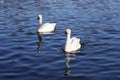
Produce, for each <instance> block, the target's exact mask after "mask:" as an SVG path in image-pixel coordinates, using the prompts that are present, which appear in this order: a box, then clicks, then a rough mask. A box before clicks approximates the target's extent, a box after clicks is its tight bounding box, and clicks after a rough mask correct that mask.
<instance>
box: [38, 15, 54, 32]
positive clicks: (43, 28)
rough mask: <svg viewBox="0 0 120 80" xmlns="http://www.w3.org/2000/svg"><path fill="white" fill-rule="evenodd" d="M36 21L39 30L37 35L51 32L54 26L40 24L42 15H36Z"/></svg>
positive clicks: (51, 24)
mask: <svg viewBox="0 0 120 80" xmlns="http://www.w3.org/2000/svg"><path fill="white" fill-rule="evenodd" d="M38 20H39V28H38V30H37V31H38V32H39V33H47V32H48V33H49V32H53V31H54V29H55V26H56V23H44V24H42V15H38Z"/></svg>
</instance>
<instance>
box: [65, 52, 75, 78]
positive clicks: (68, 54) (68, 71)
mask: <svg viewBox="0 0 120 80" xmlns="http://www.w3.org/2000/svg"><path fill="white" fill-rule="evenodd" d="M75 56H76V53H75V54H71V53H65V57H66V62H65V64H66V70H65V76H69V75H70V72H71V69H70V61H71V60H74V59H75Z"/></svg>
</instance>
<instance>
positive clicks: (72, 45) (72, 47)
mask: <svg viewBox="0 0 120 80" xmlns="http://www.w3.org/2000/svg"><path fill="white" fill-rule="evenodd" d="M66 34H67V40H66V45H65V49H64V51H65V52H75V51H77V50H78V49H80V48H81V44H80V39H78V38H76V37H73V38H71V37H70V36H71V30H70V29H66Z"/></svg>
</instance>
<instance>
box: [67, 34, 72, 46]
mask: <svg viewBox="0 0 120 80" xmlns="http://www.w3.org/2000/svg"><path fill="white" fill-rule="evenodd" d="M70 36H71V33H69V34H67V41H66V43H67V44H68V43H69V42H70Z"/></svg>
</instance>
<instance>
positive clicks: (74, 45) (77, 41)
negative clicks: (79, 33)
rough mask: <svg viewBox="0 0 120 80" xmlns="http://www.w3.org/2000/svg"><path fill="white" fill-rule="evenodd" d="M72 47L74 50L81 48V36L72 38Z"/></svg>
mask: <svg viewBox="0 0 120 80" xmlns="http://www.w3.org/2000/svg"><path fill="white" fill-rule="evenodd" d="M70 44H71V49H72V50H77V49H79V48H80V39H79V38H76V37H73V38H71V42H70Z"/></svg>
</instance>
